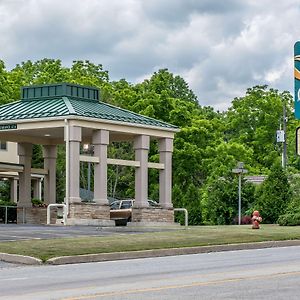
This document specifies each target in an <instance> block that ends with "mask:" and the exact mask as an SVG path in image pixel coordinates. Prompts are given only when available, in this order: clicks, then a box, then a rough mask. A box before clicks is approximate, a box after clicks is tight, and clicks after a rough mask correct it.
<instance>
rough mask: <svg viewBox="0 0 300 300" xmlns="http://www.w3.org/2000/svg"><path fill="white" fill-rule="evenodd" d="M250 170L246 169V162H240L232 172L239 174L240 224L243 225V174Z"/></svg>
mask: <svg viewBox="0 0 300 300" xmlns="http://www.w3.org/2000/svg"><path fill="white" fill-rule="evenodd" d="M247 172H248V170H247V169H244V163H243V162H241V161H240V162H238V164H237V168H236V169H232V173H234V174H237V175H239V187H238V194H239V225H241V209H242V174H245V173H247Z"/></svg>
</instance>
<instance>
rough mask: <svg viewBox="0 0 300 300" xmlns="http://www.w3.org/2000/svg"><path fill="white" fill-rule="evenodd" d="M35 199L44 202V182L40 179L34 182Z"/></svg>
mask: <svg viewBox="0 0 300 300" xmlns="http://www.w3.org/2000/svg"><path fill="white" fill-rule="evenodd" d="M33 198H35V199H39V200H42V182H41V179H40V178H37V179H34V180H33ZM45 203H46V202H45Z"/></svg>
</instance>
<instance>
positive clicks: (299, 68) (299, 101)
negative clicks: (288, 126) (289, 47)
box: [294, 41, 300, 119]
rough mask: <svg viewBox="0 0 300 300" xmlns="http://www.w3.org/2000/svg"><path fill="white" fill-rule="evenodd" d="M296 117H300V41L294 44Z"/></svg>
mask: <svg viewBox="0 0 300 300" xmlns="http://www.w3.org/2000/svg"><path fill="white" fill-rule="evenodd" d="M294 78H295V117H296V119H300V41H298V42H296V44H295V46H294Z"/></svg>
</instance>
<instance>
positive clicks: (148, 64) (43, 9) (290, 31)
mask: <svg viewBox="0 0 300 300" xmlns="http://www.w3.org/2000/svg"><path fill="white" fill-rule="evenodd" d="M299 21H300V1H299V0H276V1H275V0H0V59H2V60H3V61H4V62H5V65H6V67H7V69H11V68H13V67H14V66H15V65H16V64H17V63H20V62H22V61H25V60H28V59H30V60H33V61H35V60H38V59H42V58H45V57H46V58H55V59H61V60H62V62H63V64H64V65H66V66H70V65H71V63H72V61H73V60H77V59H88V60H90V61H91V62H93V63H95V64H102V65H103V67H104V69H106V70H108V71H109V74H110V79H111V80H118V79H120V78H125V79H126V80H128V81H130V82H132V83H136V82H140V81H142V80H143V79H145V78H148V77H149V76H150V75H151V74H153V72H155V71H157V70H158V69H160V68H168V69H169V70H170V71H171V72H173V73H174V74H178V75H180V76H182V77H183V78H184V79H185V80H186V81H187V82H188V83H189V85H190V87H191V88H192V90H193V91H194V92H195V93H196V94H197V96H198V100H199V102H200V104H201V105H210V106H213V107H214V108H215V109H217V110H225V109H226V108H227V107H228V106H230V102H231V100H232V99H233V98H234V97H239V96H242V95H244V94H245V90H246V89H247V88H248V87H252V86H254V85H257V84H268V85H269V86H270V87H273V88H277V89H279V90H289V91H292V90H293V45H294V43H295V42H296V41H297V40H300V25H299Z"/></svg>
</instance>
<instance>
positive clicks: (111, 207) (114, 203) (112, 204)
mask: <svg viewBox="0 0 300 300" xmlns="http://www.w3.org/2000/svg"><path fill="white" fill-rule="evenodd" d="M120 202H121V201H114V202H113V203H111V205H110V209H119V208H120Z"/></svg>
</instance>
